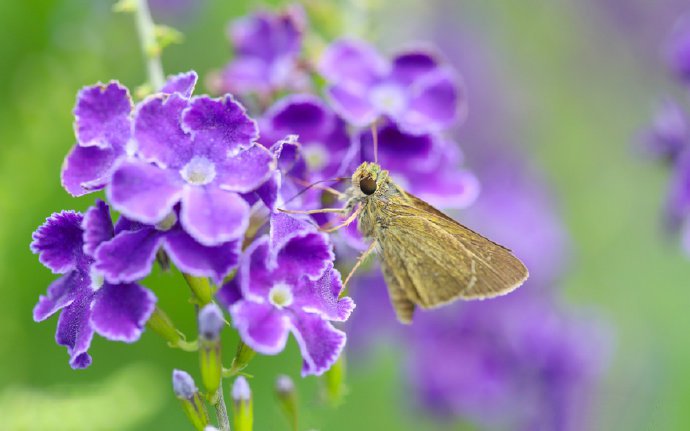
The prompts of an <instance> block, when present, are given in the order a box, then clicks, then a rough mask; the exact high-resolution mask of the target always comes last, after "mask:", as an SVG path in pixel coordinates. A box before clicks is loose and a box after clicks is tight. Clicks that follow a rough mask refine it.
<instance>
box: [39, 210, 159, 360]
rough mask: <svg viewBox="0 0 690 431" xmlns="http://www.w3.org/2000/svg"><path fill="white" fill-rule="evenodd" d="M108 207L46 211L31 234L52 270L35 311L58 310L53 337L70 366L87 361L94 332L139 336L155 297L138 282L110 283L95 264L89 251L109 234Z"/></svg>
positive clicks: (43, 314)
mask: <svg viewBox="0 0 690 431" xmlns="http://www.w3.org/2000/svg"><path fill="white" fill-rule="evenodd" d="M112 232H113V227H112V222H111V220H110V215H109V213H108V207H107V206H106V205H105V204H104V203H102V202H99V203H98V204H97V205H96V206H94V207H92V208H90V209H89V210H88V211H87V213H86V214H85V215H82V214H81V213H77V212H74V211H63V212H61V213H56V214H53V215H52V216H50V217H49V218H48V219H47V220H46V222H45V223H44V224H43V225H41V226H40V227H39V228H38V229H37V230H36V231H35V232H34V234H33V242H32V243H31V250H32V251H33V252H34V253H36V254H38V255H39V260H40V261H41V263H43V265H45V266H46V267H47V268H49V269H51V270H52V271H53V272H54V273H56V274H61V276H60V278H58V279H57V280H55V281H54V282H53V283H52V284H51V285H50V286H49V287H48V291H47V293H46V295H45V296H41V297H40V299H39V301H38V304H36V306H35V307H34V312H33V317H34V320H35V321H37V322H40V321H43V320H45V319H47V318H48V317H50V316H52V315H53V314H55V313H57V312H60V317H59V319H58V326H57V332H56V334H55V339H56V341H57V343H58V344H60V345H63V346H66V347H67V351H68V353H69V355H70V365H71V366H72V368H86V367H88V366H89V365H90V364H91V356H90V355H89V353H88V350H89V346H90V345H91V339H92V338H93V334H94V332H96V333H97V334H99V335H101V336H102V337H104V338H107V339H109V340H113V341H124V342H127V343H131V342H134V341H136V340H138V339H139V336H140V335H141V333H142V331H143V328H144V324H145V323H146V321H147V320H148V318H149V317H150V316H151V313H153V310H154V307H155V303H156V297H155V296H154V295H153V293H152V292H151V291H149V290H148V289H146V288H144V287H142V286H141V285H139V284H137V283H122V284H117V283H109V282H107V281H104V280H103V277H102V276H101V275H100V274H98V272H97V271H96V270H95V269H94V266H93V256H92V255H91V254H89V253H92V252H93V251H94V250H96V249H97V248H98V246H99V244H100V243H101V242H102V241H103V240H104V239H106V238H108V237H109V236H111V235H112Z"/></svg>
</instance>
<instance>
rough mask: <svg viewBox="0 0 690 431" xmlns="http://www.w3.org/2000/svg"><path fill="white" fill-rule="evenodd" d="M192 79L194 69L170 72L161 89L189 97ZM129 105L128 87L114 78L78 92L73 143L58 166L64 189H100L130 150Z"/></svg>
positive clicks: (77, 191)
mask: <svg viewBox="0 0 690 431" xmlns="http://www.w3.org/2000/svg"><path fill="white" fill-rule="evenodd" d="M196 80H197V75H196V73H195V72H187V73H182V74H179V75H175V76H171V77H170V78H169V79H168V82H166V84H165V85H164V86H163V88H162V89H161V92H162V93H165V94H170V93H175V92H177V93H180V94H182V95H184V96H185V97H189V96H190V95H191V94H192V91H193V90H194V85H195V84H196ZM132 106H133V105H132V99H131V97H130V95H129V91H128V90H127V88H126V87H124V86H122V85H121V84H120V83H119V82H117V81H111V82H109V83H108V84H96V85H93V86H91V87H86V88H84V89H82V90H81V91H80V92H79V94H78V95H77V104H76V106H75V107H74V117H75V121H74V132H75V134H76V137H77V144H76V145H75V146H74V147H72V149H71V150H70V152H69V154H68V155H67V157H66V158H65V162H64V164H63V166H62V185H63V187H64V188H65V190H67V192H68V193H70V194H71V195H73V196H81V195H84V194H86V193H91V192H93V191H96V190H100V189H102V188H103V187H105V185H106V184H107V183H108V181H109V180H110V175H111V173H112V170H113V167H114V166H115V164H116V162H117V161H118V160H120V159H121V158H123V157H125V156H127V155H130V156H131V155H133V154H134V152H135V151H136V143H134V142H133V141H132V120H131V113H132Z"/></svg>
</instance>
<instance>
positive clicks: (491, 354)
mask: <svg viewBox="0 0 690 431" xmlns="http://www.w3.org/2000/svg"><path fill="white" fill-rule="evenodd" d="M597 323H598V322H596V319H593V318H592V316H582V318H578V317H574V316H571V315H569V314H568V313H564V312H563V310H561V309H559V307H557V306H556V305H555V304H554V303H553V302H552V301H550V300H549V298H541V297H538V296H535V295H532V296H529V295H524V294H520V295H517V296H515V297H513V296H510V297H505V298H499V299H496V300H492V301H485V302H471V303H458V304H455V305H453V306H451V307H448V308H447V309H444V310H439V312H436V313H423V314H421V315H420V316H419V318H418V319H417V321H416V322H415V325H414V326H413V327H412V328H411V329H412V334H411V337H410V341H411V342H412V345H413V346H414V349H412V351H413V355H412V357H411V359H412V361H411V373H410V375H411V376H412V386H413V388H414V390H415V393H416V394H417V396H418V401H419V402H420V403H421V404H422V405H423V406H424V407H425V408H427V409H428V410H430V411H431V412H434V413H436V414H438V415H440V416H443V417H449V416H451V417H464V418H468V419H471V420H473V421H475V422H477V423H480V424H482V425H484V426H487V427H489V428H500V429H504V428H505V429H516V430H563V431H567V430H573V431H574V430H582V429H587V428H588V427H587V424H588V415H587V412H588V411H589V410H588V409H589V408H590V407H592V406H593V405H594V403H592V396H593V395H594V393H595V382H596V380H597V377H598V376H599V374H600V373H601V371H602V368H603V363H604V362H605V361H603V360H602V356H604V355H605V354H606V350H607V349H606V348H605V346H606V344H607V343H608V341H609V340H608V339H606V338H607V337H606V336H604V335H603V332H602V328H601V327H600V326H599V325H597Z"/></svg>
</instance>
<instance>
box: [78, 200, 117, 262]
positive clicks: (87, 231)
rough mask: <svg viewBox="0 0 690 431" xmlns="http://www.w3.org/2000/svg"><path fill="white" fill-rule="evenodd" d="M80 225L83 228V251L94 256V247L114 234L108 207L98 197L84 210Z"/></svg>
mask: <svg viewBox="0 0 690 431" xmlns="http://www.w3.org/2000/svg"><path fill="white" fill-rule="evenodd" d="M81 225H82V229H83V230H84V253H86V254H87V255H89V256H94V253H95V252H96V248H98V246H99V245H101V243H103V242H105V241H109V240H110V239H112V237H113V235H114V231H113V220H112V219H111V218H110V208H109V207H108V204H106V203H105V202H103V201H102V200H100V199H98V200H97V201H96V205H94V206H92V207H91V208H89V209H88V210H87V211H86V214H84V220H83V221H82V223H81Z"/></svg>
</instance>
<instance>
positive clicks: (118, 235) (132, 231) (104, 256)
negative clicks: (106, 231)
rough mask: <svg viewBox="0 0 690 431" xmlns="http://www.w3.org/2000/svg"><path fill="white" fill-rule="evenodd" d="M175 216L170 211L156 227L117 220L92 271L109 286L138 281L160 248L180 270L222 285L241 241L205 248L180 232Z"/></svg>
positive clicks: (146, 272)
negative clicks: (101, 277)
mask: <svg viewBox="0 0 690 431" xmlns="http://www.w3.org/2000/svg"><path fill="white" fill-rule="evenodd" d="M177 214H178V212H177V211H173V212H171V213H170V214H169V215H168V217H166V219H164V220H163V221H161V222H160V223H158V224H156V225H145V224H142V223H138V222H134V221H131V220H128V219H126V218H124V217H121V218H120V220H119V221H118V223H117V224H116V227H115V233H114V236H111V239H109V240H107V241H105V242H103V244H101V245H100V246H99V247H98V250H97V252H95V254H94V255H93V256H94V257H95V260H96V262H95V268H96V269H97V270H98V271H99V272H100V273H102V274H103V275H104V277H105V278H106V279H107V280H108V281H110V282H113V283H118V282H131V281H134V280H139V279H141V278H143V277H145V276H146V275H148V274H149V273H150V272H151V269H152V268H153V263H154V262H155V260H156V253H157V252H158V250H159V249H161V248H162V249H163V250H165V252H166V253H167V255H168V256H169V257H170V260H171V261H172V262H173V263H174V264H175V266H176V267H177V268H179V269H180V270H181V271H183V272H185V273H187V274H191V275H194V276H197V277H212V278H213V280H214V281H215V282H216V283H222V281H223V278H224V277H225V276H226V275H228V274H229V273H230V271H232V270H233V269H234V268H235V267H236V266H237V262H238V260H239V255H240V248H241V240H239V239H236V240H232V241H228V242H225V243H222V244H218V245H214V246H205V245H203V244H201V243H200V242H198V241H197V240H195V239H194V238H193V237H191V236H190V235H189V234H188V233H187V232H185V231H184V229H183V228H182V225H181V224H180V222H179V221H178V217H177Z"/></svg>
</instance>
